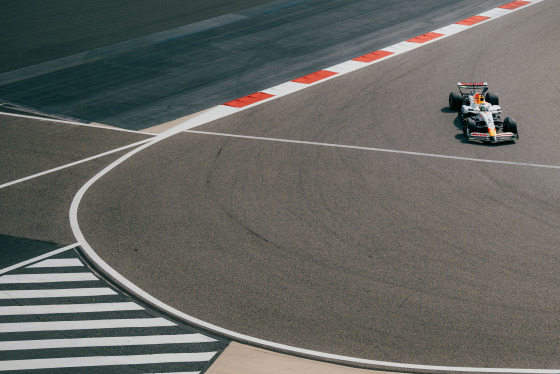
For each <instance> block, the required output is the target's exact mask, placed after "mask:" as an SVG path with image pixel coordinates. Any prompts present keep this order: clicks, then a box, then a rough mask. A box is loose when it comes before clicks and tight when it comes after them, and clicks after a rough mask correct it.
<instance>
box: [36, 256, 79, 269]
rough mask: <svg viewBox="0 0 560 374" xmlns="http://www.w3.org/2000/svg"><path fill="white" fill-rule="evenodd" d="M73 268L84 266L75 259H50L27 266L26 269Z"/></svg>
mask: <svg viewBox="0 0 560 374" xmlns="http://www.w3.org/2000/svg"><path fill="white" fill-rule="evenodd" d="M73 266H84V264H82V262H81V261H80V260H79V259H77V258H51V259H48V260H44V261H41V262H38V263H36V264H33V265H29V266H28V268H62V267H73Z"/></svg>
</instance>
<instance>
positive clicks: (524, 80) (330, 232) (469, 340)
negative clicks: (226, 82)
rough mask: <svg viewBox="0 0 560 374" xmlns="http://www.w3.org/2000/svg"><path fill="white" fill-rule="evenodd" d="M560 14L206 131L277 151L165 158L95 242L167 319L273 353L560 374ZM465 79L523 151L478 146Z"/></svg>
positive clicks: (480, 35) (125, 181)
mask: <svg viewBox="0 0 560 374" xmlns="http://www.w3.org/2000/svg"><path fill="white" fill-rule="evenodd" d="M559 5H560V4H559V3H558V2H556V1H544V2H542V3H540V4H536V5H534V6H531V7H530V8H528V9H526V10H523V11H519V12H516V13H514V14H512V15H510V16H507V17H503V18H500V19H498V20H495V21H492V22H489V23H486V24H484V25H481V26H479V27H476V28H474V29H472V30H469V31H467V32H463V33H460V34H457V35H455V36H451V37H448V38H445V39H443V40H441V41H438V42H435V43H433V44H430V45H428V46H425V47H423V48H419V49H417V50H413V51H410V52H407V53H405V54H402V55H399V56H396V57H394V58H391V59H389V60H387V61H384V62H381V63H378V64H375V65H372V66H370V67H367V68H364V69H361V70H359V71H356V72H354V73H351V74H347V75H344V76H342V77H339V78H337V79H334V80H331V81H328V82H325V83H323V84H320V85H317V86H314V87H311V88H309V89H306V90H303V91H300V92H297V93H294V94H291V95H289V96H286V97H283V98H280V99H278V100H274V101H272V102H270V103H265V104H262V105H259V106H257V107H255V108H253V109H250V110H247V111H243V112H241V113H239V114H236V115H232V116H229V117H226V118H224V119H221V120H217V121H215V122H212V123H209V124H207V125H204V126H201V127H199V128H197V129H196V130H200V131H208V132H216V133H226V134H235V135H244V136H251V137H261V138H262V139H248V138H233V137H227V136H221V135H220V136H218V135H208V134H197V133H181V134H178V135H176V136H173V137H171V138H169V139H167V140H165V141H162V142H160V143H157V144H156V145H154V146H152V147H149V148H147V149H146V150H144V151H142V152H140V153H138V154H137V155H135V156H134V157H132V158H130V159H128V160H127V161H125V162H124V163H122V164H121V165H119V166H118V167H117V168H115V169H114V170H112V171H111V172H109V173H108V174H107V175H105V176H104V177H102V178H101V179H100V180H99V181H98V182H96V183H95V184H94V185H93V186H92V187H91V188H90V189H89V190H88V191H87V193H86V195H85V197H84V199H83V200H82V201H81V204H80V208H79V211H78V219H79V223H80V227H81V229H82V231H83V233H84V235H85V238H86V239H87V241H88V242H89V243H90V245H91V246H92V247H93V248H94V249H95V250H96V251H97V253H98V254H99V255H100V256H101V258H103V259H104V260H105V261H106V262H107V263H109V264H110V265H111V266H112V267H113V268H115V269H117V270H118V271H119V272H120V273H121V274H122V275H123V276H124V277H126V278H127V279H129V280H131V281H133V282H134V283H135V284H136V285H138V286H139V287H140V288H142V289H143V290H145V291H147V292H148V293H150V294H152V295H154V296H156V297H157V298H158V299H160V300H162V301H163V302H165V303H167V304H169V305H171V306H173V307H175V308H177V309H179V310H181V311H184V312H186V313H188V314H190V315H192V316H194V317H197V318H200V319H202V320H204V321H207V322H209V323H212V324H215V325H217V326H220V327H223V328H227V329H229V330H232V331H235V332H239V333H243V334H247V335H250V336H253V337H256V338H261V339H266V340H269V341H274V342H279V343H283V344H288V345H292V346H296V347H301V348H306V349H312V350H317V351H322V352H329V353H336V354H340V355H345V356H352V357H360V358H367V359H372V360H383V361H392V362H405V363H413V364H425V365H442V366H467V367H513V368H528V369H530V368H538V369H547V368H549V369H553V368H554V369H557V368H558V366H559V363H560V362H559V359H558V357H559V355H560V342H559V341H558V336H559V334H560V324H559V323H558V310H559V309H560V291H559V288H558V283H559V282H560V275H559V273H558V268H559V265H560V252H559V247H558V236H559V234H560V217H559V215H558V211H559V207H560V194H559V187H558V186H559V185H560V184H559V182H560V170H559V169H558V168H557V166H558V165H560V152H558V143H559V141H560V135H559V132H558V129H557V122H558V120H559V118H560V108H559V106H558V105H557V97H558V92H559V90H560V89H559V87H560V70H559V69H558V66H560V55H559V54H558V50H560V24H559V23H558V19H559V17H560V6H559ZM459 80H462V81H488V82H489V83H490V85H491V90H493V91H497V92H498V93H499V95H500V101H501V102H500V103H501V105H502V107H503V108H504V110H505V112H506V115H510V116H512V117H514V118H516V120H517V122H518V124H519V128H520V135H521V139H520V140H519V141H518V142H516V143H508V144H501V145H497V146H487V145H479V144H473V143H467V142H465V140H464V138H463V135H462V132H461V127H460V122H459V120H458V118H457V114H456V113H453V112H451V111H450V110H449V109H448V108H447V95H448V93H449V91H451V90H454V89H456V85H455V84H456V82H457V81H459ZM275 139H283V140H286V139H287V140H295V141H307V142H313V143H314V144H301V143H289V142H288V143H280V142H277V141H274V140H275ZM317 143H326V144H331V145H340V146H361V147H368V148H375V149H370V150H364V149H361V150H358V149H348V148H344V147H334V146H330V147H326V146H321V145H320V144H317ZM378 149H383V150H397V151H409V152H419V153H425V154H430V155H447V156H457V157H460V158H463V159H449V158H444V157H439V156H436V157H427V156H423V155H415V154H402V153H392V152H381V151H379V150H378ZM472 159H480V160H496V161H498V162H495V163H482V162H476V161H473V160H472ZM504 162H507V163H504ZM546 166H556V168H547V167H546ZM187 296H188V297H187ZM193 299H195V300H197V302H196V303H192V300H193Z"/></svg>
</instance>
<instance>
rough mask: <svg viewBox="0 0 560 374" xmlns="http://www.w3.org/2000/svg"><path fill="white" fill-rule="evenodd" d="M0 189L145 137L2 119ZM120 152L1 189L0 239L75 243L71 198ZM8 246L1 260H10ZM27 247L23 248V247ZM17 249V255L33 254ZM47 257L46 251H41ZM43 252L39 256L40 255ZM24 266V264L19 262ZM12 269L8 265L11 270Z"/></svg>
mask: <svg viewBox="0 0 560 374" xmlns="http://www.w3.org/2000/svg"><path fill="white" fill-rule="evenodd" d="M0 132H1V133H2V137H0V170H2V175H1V177H0V184H4V183H8V182H11V181H15V180H18V179H21V178H25V177H27V176H30V175H33V174H36V173H41V172H44V171H46V170H50V169H53V168H57V167H60V166H64V165H67V164H70V163H72V162H76V161H79V160H82V159H85V158H88V157H92V156H95V155H97V154H101V153H104V152H107V151H110V150H113V149H117V148H120V147H123V146H126V145H129V144H132V143H136V142H139V141H141V140H144V139H146V138H149V137H150V136H149V135H144V134H138V133H130V132H123V131H114V130H108V129H101V128H94V127H86V126H76V125H72V124H64V123H58V122H52V121H44V120H36V119H30V118H21V117H12V116H6V115H0ZM124 153H126V151H122V152H119V153H114V154H111V155H107V156H104V157H102V158H98V159H95V160H92V161H89V162H87V163H84V164H79V165H75V166H72V167H69V168H67V169H63V170H60V171H57V172H55V173H51V174H47V175H43V176H41V177H39V178H35V179H30V180H27V181H23V182H21V183H17V184H14V185H11V186H7V187H4V188H2V189H0V211H1V212H2V214H0V233H1V234H5V235H8V236H13V237H18V238H28V239H34V240H39V241H44V242H48V243H56V244H59V245H69V244H73V243H75V242H76V239H75V238H74V235H73V234H72V231H71V229H70V223H69V221H68V210H69V209H70V204H71V203H72V198H73V197H74V195H75V194H76V192H77V191H78V190H79V189H80V187H81V186H82V185H84V183H86V182H87V181H88V180H89V179H91V177H92V176H94V175H95V174H96V173H98V172H99V171H100V170H102V169H103V168H104V167H105V166H107V165H108V164H110V163H111V162H112V161H114V160H116V159H117V158H118V157H119V156H121V155H122V154H124ZM10 243H11V242H6V244H5V245H4V244H3V245H2V250H3V252H5V253H3V256H4V257H6V256H11V255H9V254H8V253H7V252H8V251H9V248H15V246H14V245H9V244H10ZM24 244H25V243H24ZM28 247H29V246H27V245H21V246H19V247H18V248H19V252H20V253H18V254H16V255H14V256H15V257H17V258H19V257H20V256H23V257H25V256H28V258H31V257H34V256H36V255H38V254H37V251H36V250H34V249H32V250H28ZM45 248H46V249H45V252H48V251H49V248H50V246H49V245H46V246H45ZM39 251H41V250H39ZM22 261H23V260H22ZM9 265H12V264H8V265H6V266H9Z"/></svg>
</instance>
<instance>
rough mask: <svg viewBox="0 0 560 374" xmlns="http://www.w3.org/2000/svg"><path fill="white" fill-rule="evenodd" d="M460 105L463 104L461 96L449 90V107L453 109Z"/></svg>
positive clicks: (457, 108) (458, 107) (459, 107)
mask: <svg viewBox="0 0 560 374" xmlns="http://www.w3.org/2000/svg"><path fill="white" fill-rule="evenodd" d="M461 105H463V96H461V95H459V94H458V93H457V92H451V93H450V94H449V107H450V108H451V109H453V110H459V109H461Z"/></svg>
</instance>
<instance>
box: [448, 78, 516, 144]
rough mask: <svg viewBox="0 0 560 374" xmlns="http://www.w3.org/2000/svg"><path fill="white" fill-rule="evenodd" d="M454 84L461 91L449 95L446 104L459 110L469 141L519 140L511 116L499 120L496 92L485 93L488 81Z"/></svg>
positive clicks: (499, 110) (464, 132) (500, 108)
mask: <svg viewBox="0 0 560 374" xmlns="http://www.w3.org/2000/svg"><path fill="white" fill-rule="evenodd" d="M457 86H458V87H459V92H460V93H457V92H451V93H450V94H449V107H450V108H451V109H453V110H457V111H459V117H461V121H462V122H463V134H464V135H465V136H466V137H467V139H468V140H480V141H482V142H491V143H497V142H503V141H507V140H514V139H519V132H518V131H517V122H515V120H514V119H513V118H511V117H505V118H504V119H503V120H502V118H501V113H502V107H500V105H498V104H499V103H500V101H499V99H498V95H497V94H496V93H494V92H488V83H486V82H470V83H465V82H458V83H457Z"/></svg>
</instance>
